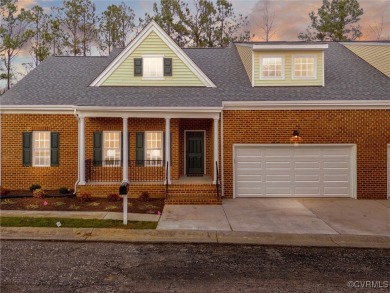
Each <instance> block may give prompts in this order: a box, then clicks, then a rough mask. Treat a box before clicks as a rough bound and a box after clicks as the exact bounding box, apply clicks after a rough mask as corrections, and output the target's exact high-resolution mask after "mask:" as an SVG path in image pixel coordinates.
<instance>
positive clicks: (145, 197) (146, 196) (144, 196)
mask: <svg viewBox="0 0 390 293" xmlns="http://www.w3.org/2000/svg"><path fill="white" fill-rule="evenodd" d="M138 199H139V200H140V201H149V193H148V192H147V191H144V192H142V194H141V195H140V196H139V198H138Z"/></svg>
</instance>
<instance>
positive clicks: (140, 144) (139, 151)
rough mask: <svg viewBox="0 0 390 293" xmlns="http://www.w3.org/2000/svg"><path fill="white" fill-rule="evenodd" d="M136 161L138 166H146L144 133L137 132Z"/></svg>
mask: <svg viewBox="0 0 390 293" xmlns="http://www.w3.org/2000/svg"><path fill="white" fill-rule="evenodd" d="M135 149H136V160H137V163H136V165H137V166H143V165H144V133H143V132H137V133H136V147H135Z"/></svg>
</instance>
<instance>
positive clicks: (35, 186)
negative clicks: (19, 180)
mask: <svg viewBox="0 0 390 293" xmlns="http://www.w3.org/2000/svg"><path fill="white" fill-rule="evenodd" d="M41 188H42V187H41V185H39V184H33V185H31V186H30V191H31V192H33V191H34V190H36V189H41Z"/></svg>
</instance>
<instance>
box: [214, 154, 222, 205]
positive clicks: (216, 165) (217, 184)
mask: <svg viewBox="0 0 390 293" xmlns="http://www.w3.org/2000/svg"><path fill="white" fill-rule="evenodd" d="M215 168H216V172H217V179H216V182H215V185H216V188H217V198H218V200H220V199H221V195H220V194H219V182H220V181H219V171H218V161H215Z"/></svg>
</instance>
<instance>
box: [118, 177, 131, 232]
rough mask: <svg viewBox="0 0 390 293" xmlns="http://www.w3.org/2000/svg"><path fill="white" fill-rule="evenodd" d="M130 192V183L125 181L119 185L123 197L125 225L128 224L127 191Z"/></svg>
mask: <svg viewBox="0 0 390 293" xmlns="http://www.w3.org/2000/svg"><path fill="white" fill-rule="evenodd" d="M128 192H129V183H128V182H123V183H122V184H121V186H120V187H119V195H120V196H122V197H123V225H127V193H128Z"/></svg>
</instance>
